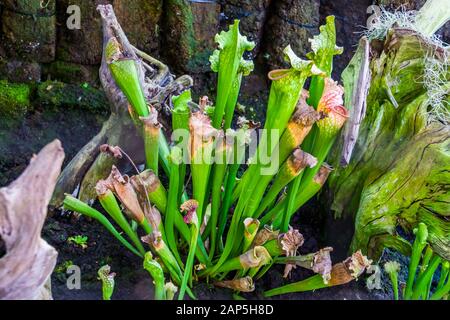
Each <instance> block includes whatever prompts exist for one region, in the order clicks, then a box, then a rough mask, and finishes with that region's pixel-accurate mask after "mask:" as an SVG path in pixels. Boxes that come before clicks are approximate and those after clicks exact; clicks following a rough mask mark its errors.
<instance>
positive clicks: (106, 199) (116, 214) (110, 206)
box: [98, 190, 145, 255]
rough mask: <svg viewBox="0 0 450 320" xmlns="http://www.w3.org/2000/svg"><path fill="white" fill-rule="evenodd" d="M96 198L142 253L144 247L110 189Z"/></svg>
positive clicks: (143, 252)
mask: <svg viewBox="0 0 450 320" xmlns="http://www.w3.org/2000/svg"><path fill="white" fill-rule="evenodd" d="M98 200H99V201H100V204H101V205H102V207H103V209H105V211H106V212H107V213H108V214H109V215H110V216H111V218H112V219H113V220H114V221H115V222H116V223H117V224H118V225H119V227H120V228H122V230H123V231H125V233H126V234H127V236H128V237H129V238H130V239H131V241H132V242H133V243H134V245H135V246H136V248H137V249H138V250H139V252H140V253H141V254H142V255H144V254H145V249H144V247H143V246H142V243H141V240H140V239H139V237H138V236H137V234H136V233H135V232H134V231H133V229H132V228H131V226H130V224H129V223H128V221H127V219H126V218H125V216H124V215H123V213H122V210H120V207H119V204H118V202H117V200H116V197H115V196H114V194H113V193H112V191H110V190H108V191H106V193H104V194H102V195H99V196H98Z"/></svg>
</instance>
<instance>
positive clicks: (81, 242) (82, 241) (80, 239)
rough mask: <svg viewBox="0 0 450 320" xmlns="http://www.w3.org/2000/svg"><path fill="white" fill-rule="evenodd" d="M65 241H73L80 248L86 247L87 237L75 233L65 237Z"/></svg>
mask: <svg viewBox="0 0 450 320" xmlns="http://www.w3.org/2000/svg"><path fill="white" fill-rule="evenodd" d="M67 242H69V243H73V244H75V245H77V246H79V247H81V248H82V249H86V248H87V247H88V244H87V243H88V237H87V236H82V235H77V236H73V237H69V238H68V239H67Z"/></svg>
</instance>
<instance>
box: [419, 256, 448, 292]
mask: <svg viewBox="0 0 450 320" xmlns="http://www.w3.org/2000/svg"><path fill="white" fill-rule="evenodd" d="M441 260H442V258H441V257H439V256H438V255H435V256H433V258H432V259H431V262H430V264H429V266H428V268H427V269H426V270H425V272H424V273H423V274H422V275H421V276H419V278H418V280H417V283H416V285H415V286H414V290H413V293H412V300H418V299H419V298H420V297H421V296H422V295H423V294H424V291H425V290H426V288H427V287H428V283H429V281H430V280H431V279H432V278H433V275H434V272H435V271H436V269H437V268H438V267H439V264H440V263H441ZM428 296H429V295H428V292H426V294H425V295H423V298H424V299H425V300H426V299H428Z"/></svg>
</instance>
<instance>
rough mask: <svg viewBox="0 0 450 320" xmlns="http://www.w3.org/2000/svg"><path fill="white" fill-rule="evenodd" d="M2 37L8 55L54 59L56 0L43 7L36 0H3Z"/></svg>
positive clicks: (45, 59) (34, 58) (43, 59)
mask: <svg viewBox="0 0 450 320" xmlns="http://www.w3.org/2000/svg"><path fill="white" fill-rule="evenodd" d="M1 25H2V39H3V41H2V42H3V46H4V49H5V51H6V52H7V54H8V55H9V56H11V57H15V58H21V59H24V60H31V61H37V62H50V61H52V60H53V59H54V58H55V45H56V16H55V1H54V0H50V1H48V3H46V5H45V6H42V5H41V1H37V0H33V1H30V0H5V1H3V10H2V19H1Z"/></svg>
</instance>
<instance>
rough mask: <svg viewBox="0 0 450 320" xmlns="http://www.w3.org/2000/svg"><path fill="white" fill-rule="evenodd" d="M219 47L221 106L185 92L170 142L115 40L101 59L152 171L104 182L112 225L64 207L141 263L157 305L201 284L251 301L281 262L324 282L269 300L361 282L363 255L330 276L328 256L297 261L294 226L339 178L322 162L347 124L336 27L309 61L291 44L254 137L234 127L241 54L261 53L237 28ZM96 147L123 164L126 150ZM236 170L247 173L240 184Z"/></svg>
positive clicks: (77, 207) (102, 197)
mask: <svg viewBox="0 0 450 320" xmlns="http://www.w3.org/2000/svg"><path fill="white" fill-rule="evenodd" d="M215 40H216V42H217V43H218V49H217V50H216V51H215V52H214V53H213V55H212V56H211V58H210V61H211V68H212V70H213V71H214V72H217V73H218V85H217V95H216V99H215V103H214V105H212V106H211V105H208V104H207V101H208V99H206V98H202V99H200V103H199V104H196V103H194V102H193V101H192V99H191V92H190V91H189V90H187V91H184V92H183V93H181V95H179V96H174V97H172V101H171V106H172V119H171V120H172V135H171V139H168V137H166V132H164V131H163V130H162V129H161V125H160V124H159V121H158V112H157V110H156V109H155V108H154V107H153V106H151V105H148V104H147V101H145V97H144V94H143V91H142V90H143V89H142V88H141V87H140V85H139V76H140V75H139V74H138V73H137V69H136V66H135V62H134V61H133V60H132V59H129V58H127V57H126V56H125V55H124V54H123V53H122V52H121V50H120V49H121V48H120V46H119V45H118V44H117V43H116V42H115V41H114V38H113V40H111V41H110V43H109V44H108V46H107V47H106V52H105V54H106V56H107V58H108V62H109V67H110V70H111V73H112V75H113V77H114V79H115V81H116V83H117V85H118V87H119V88H120V89H121V91H122V92H123V93H124V94H125V96H126V97H127V99H128V101H129V103H130V109H129V111H130V115H131V117H132V118H133V120H134V122H135V124H136V126H137V127H138V128H139V130H140V132H141V133H142V137H143V140H144V146H145V155H146V162H145V170H143V171H140V170H138V168H137V166H136V165H134V164H133V168H134V169H133V171H132V172H131V173H129V175H125V174H123V173H122V172H120V171H119V169H118V168H117V167H112V168H111V174H110V175H109V177H105V179H104V180H100V181H99V182H98V184H97V188H96V190H97V195H98V200H99V203H100V205H101V206H102V208H103V209H104V211H105V212H106V214H107V215H108V216H109V217H107V216H106V215H104V214H103V213H101V212H99V211H97V210H96V209H94V208H92V207H91V206H89V205H88V204H85V203H83V202H81V201H79V200H78V199H76V198H75V197H73V196H70V195H67V197H66V199H65V202H64V205H65V208H66V209H67V210H72V211H75V212H78V213H81V214H83V215H86V216H88V217H91V218H93V219H95V220H97V221H98V222H100V223H101V224H102V225H103V226H104V227H105V228H107V229H108V231H110V232H111V233H112V234H113V235H114V237H116V238H117V239H118V240H119V241H120V242H121V243H122V244H123V245H124V246H125V247H126V248H127V249H128V250H130V251H131V252H132V253H133V254H135V255H136V256H138V257H140V258H142V259H143V266H144V269H145V270H147V271H148V272H149V274H150V275H151V277H152V278H153V281H154V285H155V298H156V299H172V298H174V296H175V294H176V292H178V299H183V298H184V296H185V294H188V295H189V296H190V297H191V298H195V295H194V292H193V290H192V289H193V287H194V283H195V282H197V281H201V280H203V279H205V280H206V281H209V282H211V283H214V284H215V285H217V286H220V287H225V288H230V289H232V290H234V291H235V292H251V291H253V290H254V288H255V286H254V281H256V280H257V279H259V278H260V277H261V276H262V275H264V273H265V272H266V271H267V270H268V269H269V268H270V267H271V266H272V265H273V264H274V263H283V264H286V272H285V276H286V277H287V276H288V275H289V273H290V271H291V270H292V269H293V268H295V267H296V266H300V267H304V268H308V269H310V270H313V271H314V272H315V273H317V276H314V277H312V278H310V279H307V280H305V281H304V282H303V283H300V284H292V285H289V286H288V287H285V288H280V289H273V290H269V291H268V292H266V293H265V295H266V296H272V295H275V294H281V293H285V292H291V291H304V290H312V289H317V288H322V287H327V286H333V285H338V284H342V283H346V282H348V281H351V280H353V279H356V278H357V277H358V276H360V275H361V274H362V273H363V272H364V270H365V268H366V267H367V266H368V264H369V263H370V261H369V260H368V259H367V258H366V257H365V256H364V255H362V254H361V252H356V253H354V254H353V255H352V256H351V257H350V258H348V259H347V260H345V261H344V262H342V263H339V264H336V265H334V266H333V265H332V264H331V259H330V251H331V250H332V249H331V248H324V249H322V250H320V251H319V252H317V253H313V254H310V255H307V256H298V255H297V250H298V248H299V247H300V246H302V244H303V242H304V239H303V235H302V234H301V233H300V232H299V230H295V229H293V228H292V226H291V225H290V222H291V219H292V216H293V215H294V214H295V212H297V211H298V210H299V209H300V208H301V207H302V206H303V205H304V204H305V203H306V202H307V201H308V200H310V199H311V198H312V197H313V196H314V195H315V194H317V192H318V191H319V190H320V189H321V188H322V186H323V185H324V183H325V182H326V180H327V178H328V175H329V174H330V172H331V171H332V168H331V167H330V166H329V165H327V164H326V163H325V159H326V157H327V154H328V153H329V151H330V148H331V147H332V145H333V143H334V141H335V139H336V137H337V135H338V133H339V132H340V130H341V128H342V127H343V125H344V123H345V122H346V119H347V117H348V112H347V110H346V109H345V108H344V107H343V98H342V96H343V89H342V88H341V87H340V86H339V85H338V84H337V82H335V81H334V80H332V79H331V72H332V66H333V57H334V56H335V55H337V54H340V53H342V48H339V47H337V46H336V30H335V25H334V17H332V16H330V17H328V18H327V20H326V25H324V26H322V27H321V28H320V34H319V35H317V36H315V37H314V38H313V39H311V40H310V42H311V47H312V52H311V53H310V54H308V55H307V59H309V60H303V59H301V58H299V57H298V56H297V55H296V54H295V53H294V51H293V50H292V49H291V47H290V46H288V47H287V48H286V49H285V50H284V55H285V59H286V62H287V63H288V64H289V67H288V68H286V69H279V70H273V71H271V72H270V73H269V79H270V80H271V88H270V95H269V100H268V104H267V110H266V121H265V124H264V126H263V130H261V131H260V132H259V133H260V135H259V139H257V137H256V133H257V131H256V128H255V124H254V123H253V122H252V121H249V120H247V119H245V118H243V117H239V118H238V119H236V118H235V117H234V116H235V107H236V104H237V100H238V96H239V90H240V86H241V82H242V79H243V77H244V76H246V75H248V74H249V73H250V72H251V71H252V69H253V62H252V61H248V60H246V59H245V58H244V56H245V52H247V51H250V50H252V49H253V47H254V43H253V42H250V41H248V40H247V38H246V37H245V36H243V35H241V34H240V32H239V21H237V20H236V21H235V22H234V24H232V25H231V26H230V27H229V30H228V31H222V32H221V33H220V34H218V35H217V36H216V38H215ZM309 78H311V84H310V86H309V91H308V90H306V89H305V88H304V87H305V83H306V81H307V80H308V79H309ZM258 140H259V143H258ZM169 142H170V143H169ZM101 149H102V150H101V151H102V152H105V153H108V154H110V156H113V157H120V158H122V157H127V155H126V154H125V153H124V152H123V150H122V149H121V148H120V146H108V145H104V146H102V148H101ZM247 153H248V154H247ZM241 167H242V169H245V172H244V173H243V175H242V176H240V178H238V172H240V170H239V169H240V168H241ZM160 169H162V170H160ZM110 220H112V221H113V222H114V224H113V223H112V222H111V221H110ZM136 226H137V227H138V228H136ZM118 228H120V230H118ZM146 245H148V247H146ZM169 280H170V281H169ZM166 281H167V282H166ZM175 286H178V287H179V289H177V288H176V287H175ZM108 296H109V295H108Z"/></svg>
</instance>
